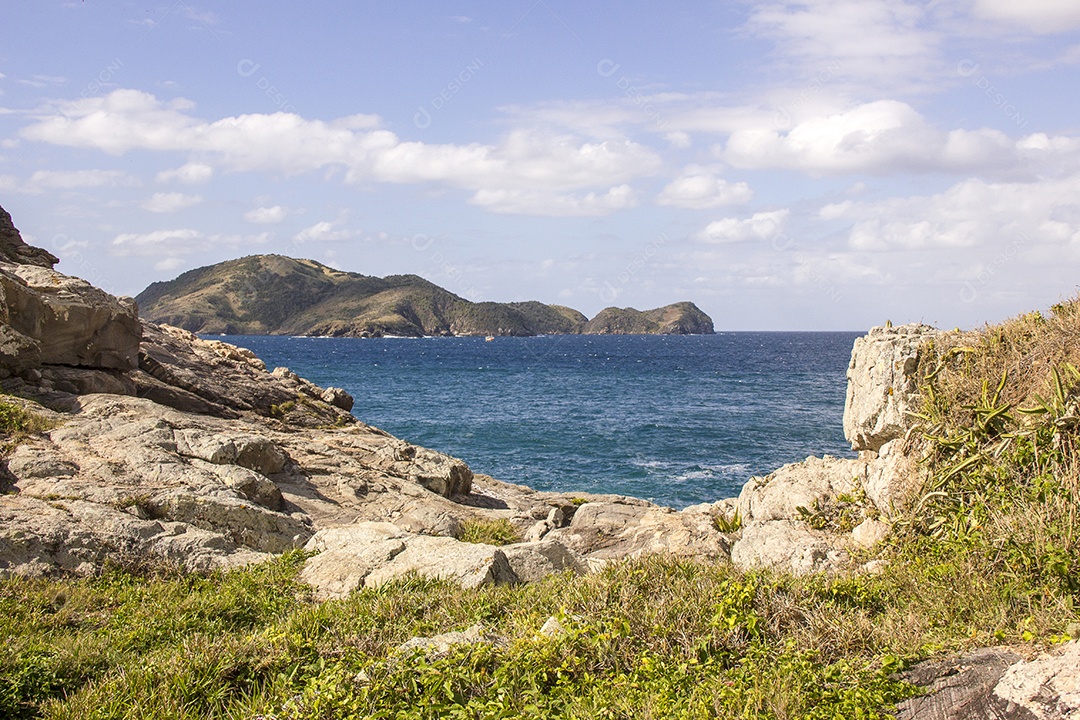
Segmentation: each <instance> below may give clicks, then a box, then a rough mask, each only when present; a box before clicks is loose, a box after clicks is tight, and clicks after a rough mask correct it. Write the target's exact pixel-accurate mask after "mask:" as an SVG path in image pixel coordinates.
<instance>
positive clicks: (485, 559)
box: [301, 522, 517, 597]
mask: <svg viewBox="0 0 1080 720" xmlns="http://www.w3.org/2000/svg"><path fill="white" fill-rule="evenodd" d="M305 549H307V550H310V551H319V552H320V554H319V555H316V556H315V557H313V558H310V559H309V560H308V561H307V562H306V563H305V565H304V569H303V571H302V572H301V579H302V580H304V581H305V582H307V583H308V584H310V585H312V586H314V587H315V588H316V589H317V592H318V594H319V595H320V596H322V597H342V596H343V594H347V593H348V592H351V591H352V590H354V589H356V588H359V587H373V586H376V585H381V584H382V583H385V582H388V581H390V580H394V579H396V578H400V577H404V576H405V575H408V574H410V573H416V574H418V575H421V576H424V577H435V578H443V579H447V580H451V581H454V582H457V583H459V584H461V585H462V586H463V587H466V588H471V587H477V586H479V585H487V584H491V583H507V582H517V578H516V576H515V575H514V573H513V570H511V568H510V564H509V562H508V561H507V559H506V555H505V554H504V553H503V552H502V550H501V549H500V548H496V547H494V546H492V545H481V544H474V543H463V542H460V541H459V540H455V539H454V538H449V537H431V536H426V535H414V534H412V533H408V532H405V531H404V530H402V529H401V528H399V527H397V526H396V525H393V524H392V523H385V522H360V523H356V524H354V525H350V526H344V527H335V528H328V529H326V530H322V531H320V532H319V533H316V535H314V536H313V537H312V538H311V539H310V540H309V541H308V544H307V545H306V546H305Z"/></svg>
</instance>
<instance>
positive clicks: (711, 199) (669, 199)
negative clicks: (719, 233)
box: [656, 167, 754, 210]
mask: <svg viewBox="0 0 1080 720" xmlns="http://www.w3.org/2000/svg"><path fill="white" fill-rule="evenodd" d="M753 196H754V193H753V191H752V190H751V189H750V186H749V185H747V184H746V183H744V182H737V183H732V182H728V181H727V180H724V179H723V178H720V177H717V176H716V175H715V174H713V173H711V172H708V171H707V170H705V169H703V168H694V167H690V168H687V169H686V170H685V171H684V172H683V174H682V175H681V176H680V177H678V178H676V179H675V180H672V181H671V182H670V183H668V185H667V187H665V188H664V189H663V190H662V191H661V192H660V195H659V196H657V198H656V202H657V203H658V204H660V205H670V206H674V207H681V208H689V209H692V210H708V209H712V208H718V207H724V206H728V205H745V204H746V203H748V202H750V199H751V198H752V197H753Z"/></svg>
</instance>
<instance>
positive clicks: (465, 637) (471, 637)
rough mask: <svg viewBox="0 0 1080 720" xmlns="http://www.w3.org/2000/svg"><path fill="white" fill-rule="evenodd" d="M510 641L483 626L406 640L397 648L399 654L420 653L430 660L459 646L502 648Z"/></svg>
mask: <svg viewBox="0 0 1080 720" xmlns="http://www.w3.org/2000/svg"><path fill="white" fill-rule="evenodd" d="M508 642H509V641H508V640H507V639H506V638H505V637H503V636H502V635H497V634H495V633H489V632H487V631H485V630H484V627H483V626H482V625H473V626H472V627H470V628H467V629H466V630H463V631H460V632H447V633H441V634H439V635H434V636H432V637H414V638H410V639H408V640H406V641H405V642H403V643H402V644H401V645H398V646H397V648H395V651H396V652H398V653H406V654H408V653H412V652H419V653H421V654H422V655H424V657H426V658H428V659H429V660H431V659H434V658H438V657H440V656H442V655H445V654H446V653H448V652H449V651H450V649H451V648H453V647H455V646H458V645H495V646H498V647H502V646H505V645H507V644H508Z"/></svg>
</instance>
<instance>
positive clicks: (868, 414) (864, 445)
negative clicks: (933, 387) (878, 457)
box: [844, 323, 941, 451]
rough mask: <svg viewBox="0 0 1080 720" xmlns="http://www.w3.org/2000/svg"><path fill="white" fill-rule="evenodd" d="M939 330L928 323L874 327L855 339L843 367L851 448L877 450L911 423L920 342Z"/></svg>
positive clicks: (915, 405)
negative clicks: (845, 372)
mask: <svg viewBox="0 0 1080 720" xmlns="http://www.w3.org/2000/svg"><path fill="white" fill-rule="evenodd" d="M940 332H941V331H940V330H938V329H936V328H933V327H931V326H929V325H920V324H916V323H913V324H909V325H900V326H898V327H892V326H890V325H886V326H883V327H874V328H871V329H870V332H869V333H867V334H866V335H865V336H863V337H861V338H858V339H856V340H855V346H854V347H853V348H852V350H851V363H850V364H849V365H848V371H847V380H848V387H847V400H846V402H845V404H844V436H845V437H846V438H847V439H848V442H850V443H851V449H852V450H872V451H877V450H878V449H880V448H881V446H882V445H884V444H885V443H887V442H889V441H890V440H895V439H897V438H900V437H902V436H903V435H904V433H905V432H906V431H907V429H908V428H909V427H911V419H910V417H909V415H908V413H911V412H917V411H918V410H919V401H918V386H917V382H916V378H915V369H916V368H917V367H918V359H919V347H920V346H921V345H922V344H923V343H924V342H926V341H928V340H931V339H933V338H934V336H935V335H937V334H938V333H940Z"/></svg>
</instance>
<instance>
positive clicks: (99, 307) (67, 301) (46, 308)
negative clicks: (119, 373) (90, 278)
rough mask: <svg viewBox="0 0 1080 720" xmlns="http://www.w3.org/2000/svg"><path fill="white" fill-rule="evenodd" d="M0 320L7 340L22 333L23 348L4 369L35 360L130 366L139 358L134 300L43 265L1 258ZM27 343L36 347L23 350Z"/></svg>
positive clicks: (17, 369)
mask: <svg viewBox="0 0 1080 720" xmlns="http://www.w3.org/2000/svg"><path fill="white" fill-rule="evenodd" d="M0 322H2V323H3V324H4V325H5V326H6V329H5V335H7V338H8V340H9V342H10V340H11V339H13V338H14V339H18V336H22V338H25V339H23V340H17V341H19V342H21V343H22V344H23V345H24V350H22V351H21V352H17V353H16V357H18V360H17V361H15V362H14V363H13V364H9V365H7V367H6V368H5V369H6V370H7V371H8V372H9V374H10V373H12V372H21V371H23V370H25V369H27V367H36V366H38V365H70V366H76V367H86V368H101V369H110V370H132V369H134V368H135V367H136V366H137V364H138V353H139V341H140V339H141V335H142V329H141V327H140V325H139V319H138V311H137V309H136V307H135V302H134V301H133V300H131V299H130V298H127V299H118V298H115V297H113V296H112V295H109V294H108V293H105V292H103V291H101V290H98V289H97V288H95V287H93V286H92V285H90V283H88V282H86V281H84V280H80V279H78V278H73V277H69V276H67V275H63V274H61V273H58V272H56V271H55V270H52V269H49V268H47V267H40V266H37V265H10V264H0ZM16 333H17V335H16ZM28 345H31V346H36V347H34V349H33V350H32V351H31V354H29V355H23V352H25V346H28ZM5 354H8V355H10V354H11V353H10V351H9V352H8V353H5Z"/></svg>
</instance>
